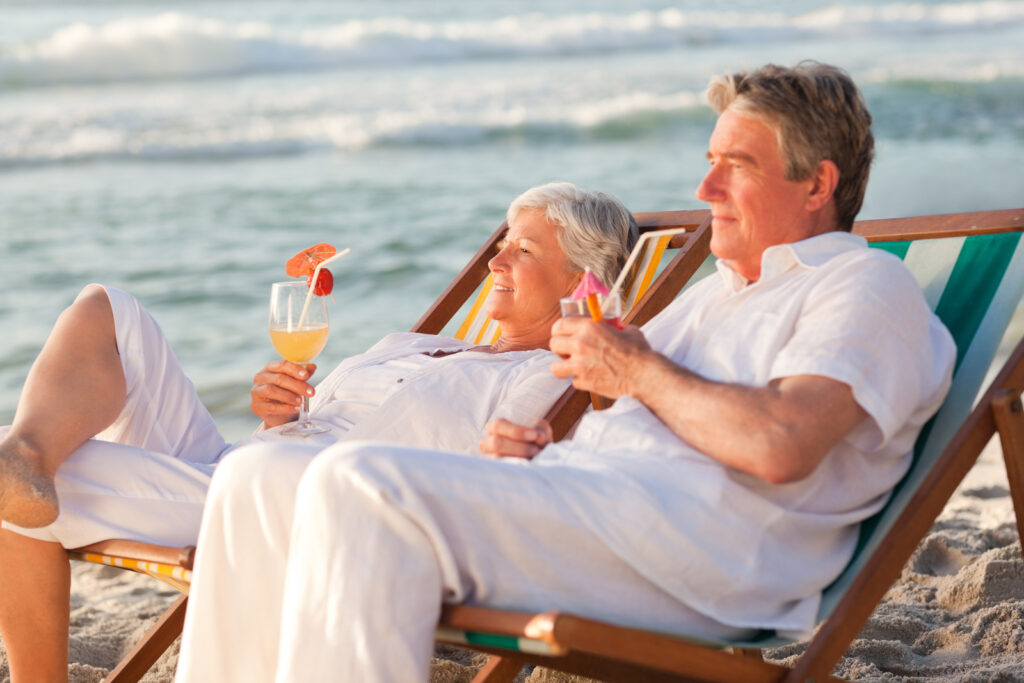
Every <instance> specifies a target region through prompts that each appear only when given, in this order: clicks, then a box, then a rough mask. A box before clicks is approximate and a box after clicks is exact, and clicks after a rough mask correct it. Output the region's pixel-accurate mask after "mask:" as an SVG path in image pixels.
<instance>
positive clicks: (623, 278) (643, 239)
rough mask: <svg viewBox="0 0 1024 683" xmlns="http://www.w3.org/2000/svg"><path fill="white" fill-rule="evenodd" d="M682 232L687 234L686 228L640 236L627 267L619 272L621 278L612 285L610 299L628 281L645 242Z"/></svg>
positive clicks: (630, 253) (670, 229)
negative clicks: (630, 270) (627, 274)
mask: <svg viewBox="0 0 1024 683" xmlns="http://www.w3.org/2000/svg"><path fill="white" fill-rule="evenodd" d="M681 232H686V228H668V229H666V230H652V231H651V232H645V233H644V234H643V235H641V236H640V239H638V240H637V241H636V244H634V245H633V251H631V252H629V258H628V259H626V265H624V266H622V270H621V271H619V277H618V278H617V279H616V280H615V284H614V285H612V291H610V292H608V298H611V297H613V296H615V295H616V294H618V293H619V288H620V287H622V283H623V282H625V281H626V273H628V272H629V269H630V268H632V267H633V263H634V262H635V261H636V259H637V257H638V256H640V252H641V251H643V248H644V242H646V241H647V240H649V239H653V238H656V237H663V236H664V235H678V234H679V233H681Z"/></svg>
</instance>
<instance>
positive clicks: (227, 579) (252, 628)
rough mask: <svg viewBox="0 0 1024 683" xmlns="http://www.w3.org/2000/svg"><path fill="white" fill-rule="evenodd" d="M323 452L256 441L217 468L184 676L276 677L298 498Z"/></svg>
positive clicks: (185, 637)
mask: <svg viewBox="0 0 1024 683" xmlns="http://www.w3.org/2000/svg"><path fill="white" fill-rule="evenodd" d="M319 449H320V447H319V446H317V445H315V444H305V445H304V444H301V443H295V444H285V443H259V444H252V445H247V446H243V447H241V448H238V449H236V450H234V451H231V452H230V453H229V454H228V455H227V456H226V457H225V458H224V461H223V462H222V463H221V464H220V465H219V466H218V468H217V473H216V475H215V476H214V477H213V482H212V484H211V486H210V491H209V498H208V501H207V506H206V511H205V512H204V514H203V523H202V528H201V531H200V534H199V544H198V546H197V553H196V563H195V568H194V571H193V575H192V587H191V590H190V591H189V603H188V611H187V613H186V617H185V630H184V632H183V633H182V641H181V642H182V646H181V655H180V656H179V658H178V670H177V680H178V681H198V682H203V681H218V682H219V683H230V682H231V681H238V682H239V683H241V682H245V683H250V682H255V681H260V680H269V679H270V678H272V677H273V674H274V670H275V669H276V667H277V641H278V633H279V631H280V612H281V601H282V597H283V594H284V585H285V566H286V563H287V560H288V545H289V535H290V533H291V527H292V517H293V514H294V510H295V496H296V492H297V489H298V487H299V479H300V477H301V476H302V473H303V472H304V471H305V469H306V467H307V466H308V465H309V463H310V462H311V461H312V459H313V456H314V455H316V453H317V452H318V451H319Z"/></svg>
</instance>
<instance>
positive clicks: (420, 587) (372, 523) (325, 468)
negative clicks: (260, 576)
mask: <svg viewBox="0 0 1024 683" xmlns="http://www.w3.org/2000/svg"><path fill="white" fill-rule="evenodd" d="M541 469H546V470H548V471H546V472H543V473H541V472H540V470H541ZM553 472H554V474H553ZM560 476H564V477H573V478H580V477H582V478H586V477H595V478H601V477H602V476H603V475H602V474H601V473H600V472H599V471H593V470H580V469H574V468H570V467H564V466H563V467H559V468H550V467H543V466H540V465H537V464H533V463H526V462H522V461H496V460H488V459H482V458H473V457H468V456H461V455H455V454H448V453H437V452H432V451H421V450H415V449H402V448H396V447H393V446H383V445H375V444H367V443H359V442H356V443H349V444H339V445H337V446H333V447H331V448H330V449H328V450H327V451H324V452H323V453H321V454H320V455H319V456H318V457H317V459H316V460H315V461H314V462H313V463H312V464H311V465H310V467H309V469H308V470H307V471H306V473H305V475H304V476H303V479H302V483H301V484H300V487H299V493H298V501H297V504H296V510H295V520H294V523H293V527H292V535H291V545H290V549H289V561H288V569H287V580H286V583H287V585H286V588H285V597H284V607H283V610H282V615H281V616H282V626H281V644H280V659H279V664H278V669H277V678H276V680H277V681H278V682H279V683H291V682H294V681H360V682H367V683H373V682H379V683H384V682H393V683H409V682H410V681H426V680H427V678H428V675H429V665H430V653H431V648H432V643H433V633H434V627H435V625H436V623H437V619H438V616H439V612H440V608H441V604H442V601H456V602H468V603H476V604H488V605H492V606H497V607H508V608H519V609H537V610H546V609H561V610H568V611H573V612H575V613H579V614H583V615H587V616H592V617H596V618H601V619H609V620H612V621H616V622H618V623H621V624H626V625H630V624H635V625H644V626H647V627H649V628H666V629H674V630H677V631H682V632H690V633H694V634H704V635H708V636H717V637H729V636H734V635H736V634H737V633H738V631H737V630H736V629H732V628H729V627H725V626H723V625H721V624H718V623H716V622H714V621H712V620H710V619H708V618H706V617H704V616H703V615H701V614H698V613H696V612H695V611H693V610H691V609H690V608H688V607H687V606H685V605H682V604H680V603H679V602H677V601H675V600H674V599H673V598H671V597H670V596H668V595H667V594H665V593H664V592H662V591H661V590H660V589H658V588H657V587H656V586H654V585H652V584H651V583H649V582H648V581H647V580H645V579H644V578H643V577H642V576H640V575H639V574H637V573H636V572H635V571H634V570H633V569H632V568H631V567H630V566H628V565H627V564H626V563H625V562H623V561H622V560H621V559H620V558H619V557H617V556H616V555H615V554H614V553H612V552H610V551H609V550H608V549H607V548H606V547H605V545H604V544H603V543H602V542H601V540H600V539H599V538H597V537H596V536H594V535H593V534H592V533H591V532H590V531H589V530H588V526H587V525H586V524H585V523H584V522H583V521H582V520H580V519H578V518H577V515H576V514H575V513H574V512H573V510H572V509H571V508H570V506H569V505H568V504H566V503H565V502H564V501H563V499H562V498H561V497H560V496H559V495H558V493H557V491H556V489H555V487H556V486H557V479H558V477H560ZM595 483H596V481H595ZM609 506H610V508H609V513H610V514H614V508H613V506H614V502H613V501H609ZM261 680H262V679H261Z"/></svg>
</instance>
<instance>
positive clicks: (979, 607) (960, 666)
mask: <svg viewBox="0 0 1024 683" xmlns="http://www.w3.org/2000/svg"><path fill="white" fill-rule="evenodd" d="M72 577H73V578H72V581H73V586H72V596H71V640H70V648H69V650H70V652H69V654H70V658H69V661H70V662H71V664H70V666H69V669H68V677H69V679H70V681H71V683H95V682H98V681H101V680H102V679H103V677H104V676H105V675H106V673H107V672H108V671H109V670H110V669H111V668H113V667H114V666H115V665H116V663H117V661H118V660H119V659H120V658H121V656H122V655H123V653H125V652H126V651H127V650H129V649H130V648H131V646H132V645H133V644H134V643H135V642H136V641H137V640H138V639H139V637H141V636H142V634H143V633H144V632H145V631H146V629H147V628H149V626H150V624H152V623H153V622H154V621H155V620H156V619H157V617H158V616H159V615H160V614H161V613H162V612H163V610H164V609H165V608H166V606H167V605H169V604H170V603H171V602H172V601H173V600H174V598H175V597H176V593H175V591H173V590H171V589H169V588H165V587H164V586H163V585H162V584H159V583H157V582H156V581H154V580H153V579H150V578H149V577H146V576H142V575H138V574H134V573H132V572H127V571H122V570H117V569H113V568H110V567H101V566H96V565H87V564H82V563H75V564H74V566H73V568H72ZM802 649H803V645H802V644H795V645H791V646H787V647H782V648H778V649H775V650H768V651H767V652H766V653H765V654H766V657H767V658H768V659H770V660H773V661H779V662H782V663H791V662H792V660H793V659H795V658H796V656H797V655H798V654H799V653H800V652H801V651H802ZM436 654H437V657H436V658H435V660H434V671H433V675H432V681H433V683H461V682H462V681H469V680H470V679H471V678H472V676H473V674H474V672H475V670H476V669H477V668H478V667H479V666H481V665H482V664H483V658H482V657H481V656H479V655H472V654H470V653H467V652H464V651H460V650H456V649H454V648H439V649H438V651H437V653H436ZM176 661H177V645H175V646H174V647H173V648H172V649H171V650H170V651H169V652H168V653H167V654H165V655H164V657H163V658H161V660H160V661H159V662H157V664H156V666H154V667H153V669H152V670H151V671H150V673H149V674H148V675H147V676H146V677H145V678H143V681H147V682H148V683H166V682H169V681H172V680H173V677H174V667H175V663H176ZM835 674H836V675H838V676H840V677H842V678H847V679H852V680H859V681H921V680H927V681H1013V680H1024V564H1022V562H1021V551H1020V545H1019V544H1018V542H1017V531H1016V526H1015V521H1014V515H1013V506H1012V503H1011V501H1010V495H1009V488H1008V486H1007V482H1006V472H1005V469H1004V467H1003V462H1002V457H1001V452H1000V449H999V446H998V443H997V441H996V440H993V442H992V443H990V444H989V446H988V447H987V448H986V449H985V452H984V453H983V454H982V456H981V458H980V459H979V461H978V463H977V464H976V465H975V467H974V468H973V469H972V470H971V472H970V473H969V474H968V476H967V478H966V479H965V480H964V482H963V483H962V484H961V486H960V488H959V489H958V490H957V492H956V494H955V496H954V497H953V499H951V500H950V502H949V504H948V505H947V506H946V508H945V510H944V511H943V513H942V515H941V516H940V518H939V519H938V521H937V522H936V523H935V525H934V526H933V527H932V529H931V530H930V532H929V533H928V536H927V537H926V538H925V540H924V542H923V543H922V544H921V545H920V547H919V548H918V549H917V550H916V551H915V553H914V555H913V557H912V558H911V560H910V562H909V563H908V564H907V566H906V567H905V568H904V570H903V573H902V575H901V576H900V579H899V580H898V581H897V583H896V584H895V585H894V586H893V588H892V589H891V590H890V591H889V593H888V595H887V596H886V598H885V600H884V601H883V603H882V604H881V605H880V606H879V607H878V609H876V610H875V613H874V614H873V615H872V617H871V619H870V621H869V622H868V624H867V626H866V627H865V628H864V630H863V632H862V633H861V634H860V636H859V637H858V638H857V640H856V641H854V643H853V645H852V647H851V648H850V649H849V650H848V651H847V653H846V656H844V657H843V659H842V661H841V662H840V663H839V665H838V667H837V669H836V671H835ZM9 680H10V678H9V675H8V670H7V659H6V655H0V681H3V682H5V683H6V682H7V681H9ZM520 680H522V681H527V682H528V683H570V682H572V683H575V682H576V681H582V680H584V679H580V678H578V677H572V676H566V675H563V674H556V673H553V672H550V671H547V670H543V669H534V670H533V671H529V672H524V674H522V675H521V676H520Z"/></svg>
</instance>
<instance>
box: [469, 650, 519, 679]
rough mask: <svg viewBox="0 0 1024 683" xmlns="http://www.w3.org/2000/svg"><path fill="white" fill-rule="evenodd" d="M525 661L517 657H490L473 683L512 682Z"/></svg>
mask: <svg viewBox="0 0 1024 683" xmlns="http://www.w3.org/2000/svg"><path fill="white" fill-rule="evenodd" d="M525 663H526V662H524V661H523V660H522V659H519V658H517V657H498V656H494V657H489V658H488V659H487V662H486V663H485V664H484V666H483V668H482V669H480V671H478V672H477V674H476V676H474V677H473V683H512V681H514V680H515V679H516V676H518V675H519V672H520V671H522V669H523V665H524V664H525Z"/></svg>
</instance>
